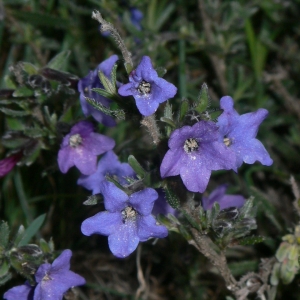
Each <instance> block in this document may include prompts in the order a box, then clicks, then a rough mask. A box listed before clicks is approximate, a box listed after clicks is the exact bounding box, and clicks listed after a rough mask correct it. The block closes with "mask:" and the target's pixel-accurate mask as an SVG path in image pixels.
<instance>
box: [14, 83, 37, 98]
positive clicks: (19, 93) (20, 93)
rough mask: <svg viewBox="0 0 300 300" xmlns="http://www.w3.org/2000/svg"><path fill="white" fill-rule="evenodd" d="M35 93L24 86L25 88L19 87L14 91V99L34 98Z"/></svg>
mask: <svg viewBox="0 0 300 300" xmlns="http://www.w3.org/2000/svg"><path fill="white" fill-rule="evenodd" d="M33 93H34V92H33V90H31V89H29V88H28V87H26V86H25V85H24V86H21V87H18V88H17V89H16V90H15V91H14V93H13V97H29V96H32V95H33Z"/></svg>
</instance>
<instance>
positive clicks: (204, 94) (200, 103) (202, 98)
mask: <svg viewBox="0 0 300 300" xmlns="http://www.w3.org/2000/svg"><path fill="white" fill-rule="evenodd" d="M209 105H210V98H209V94H208V87H207V84H206V83H203V84H202V87H201V90H200V93H199V96H198V98H197V101H196V103H195V105H194V107H193V109H194V110H196V111H197V112H198V113H203V112H204V111H206V110H207V108H208V106H209Z"/></svg>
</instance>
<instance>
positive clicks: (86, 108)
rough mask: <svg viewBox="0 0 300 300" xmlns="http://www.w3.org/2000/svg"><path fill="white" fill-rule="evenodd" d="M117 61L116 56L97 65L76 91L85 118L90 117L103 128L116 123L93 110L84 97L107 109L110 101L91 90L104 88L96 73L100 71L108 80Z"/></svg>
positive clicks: (82, 80) (81, 81)
mask: <svg viewBox="0 0 300 300" xmlns="http://www.w3.org/2000/svg"><path fill="white" fill-rule="evenodd" d="M117 60H118V56H117V55H112V56H111V57H109V58H108V59H106V60H105V61H103V62H102V63H101V64H99V65H98V67H97V68H96V69H95V70H94V71H90V72H89V74H88V75H87V76H85V77H84V78H82V79H81V80H80V81H79V82H78V91H79V92H80V104H81V108H82V111H83V113H84V115H85V116H86V117H88V116H90V115H92V116H93V118H94V119H95V120H97V121H98V122H99V123H102V124H104V125H105V126H115V125H116V122H115V120H114V119H113V118H112V117H110V116H108V115H106V114H104V113H103V112H101V111H99V110H97V109H95V108H94V107H93V106H92V105H90V104H89V103H88V102H87V101H86V100H85V97H88V98H93V99H95V100H96V101H97V102H100V103H101V104H103V105H104V106H106V107H109V105H110V102H111V101H110V100H109V99H107V98H105V97H103V96H101V95H100V94H98V93H96V92H93V91H92V89H93V88H102V89H103V88H104V87H103V85H102V83H101V81H100V79H99V76H98V72H99V71H102V72H103V73H104V75H105V76H106V77H108V78H110V73H111V71H112V68H113V66H114V64H115V63H116V61H117Z"/></svg>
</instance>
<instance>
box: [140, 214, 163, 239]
mask: <svg viewBox="0 0 300 300" xmlns="http://www.w3.org/2000/svg"><path fill="white" fill-rule="evenodd" d="M137 235H138V237H139V239H140V241H141V242H144V241H147V240H148V239H149V238H150V237H154V238H165V237H166V236H167V235H168V230H167V228H166V227H165V226H162V225H157V224H156V220H155V219H154V217H153V216H152V215H149V216H140V217H139V218H138V219H137Z"/></svg>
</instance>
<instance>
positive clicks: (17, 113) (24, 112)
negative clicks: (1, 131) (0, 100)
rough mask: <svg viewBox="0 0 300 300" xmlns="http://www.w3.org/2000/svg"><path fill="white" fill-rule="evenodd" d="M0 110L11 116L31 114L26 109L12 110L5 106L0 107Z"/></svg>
mask: <svg viewBox="0 0 300 300" xmlns="http://www.w3.org/2000/svg"><path fill="white" fill-rule="evenodd" d="M0 111H2V112H3V113H4V114H6V115H8V116H11V117H25V116H29V115H30V114H31V113H30V112H27V111H21V110H13V109H9V108H5V107H0Z"/></svg>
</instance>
